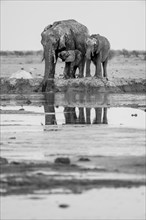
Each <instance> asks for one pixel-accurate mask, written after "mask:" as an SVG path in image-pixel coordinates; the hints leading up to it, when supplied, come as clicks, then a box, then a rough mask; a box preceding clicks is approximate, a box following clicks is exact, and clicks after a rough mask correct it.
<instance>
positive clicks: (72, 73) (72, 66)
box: [70, 63, 77, 78]
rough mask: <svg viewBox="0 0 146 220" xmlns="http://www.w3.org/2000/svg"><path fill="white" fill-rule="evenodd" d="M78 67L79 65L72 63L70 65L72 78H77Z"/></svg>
mask: <svg viewBox="0 0 146 220" xmlns="http://www.w3.org/2000/svg"><path fill="white" fill-rule="evenodd" d="M76 69H77V67H76V66H74V64H73V63H72V64H71V66H70V78H75V73H76Z"/></svg>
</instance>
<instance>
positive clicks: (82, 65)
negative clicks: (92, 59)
mask: <svg viewBox="0 0 146 220" xmlns="http://www.w3.org/2000/svg"><path fill="white" fill-rule="evenodd" d="M84 67H85V57H84V58H83V59H82V60H81V62H80V65H79V78H82V77H84Z"/></svg>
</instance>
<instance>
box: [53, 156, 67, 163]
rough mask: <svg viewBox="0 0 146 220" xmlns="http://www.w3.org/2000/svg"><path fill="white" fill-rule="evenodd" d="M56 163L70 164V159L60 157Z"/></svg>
mask: <svg viewBox="0 0 146 220" xmlns="http://www.w3.org/2000/svg"><path fill="white" fill-rule="evenodd" d="M54 162H55V163H59V164H70V159H69V158H68V157H58V158H56V159H55V161H54Z"/></svg>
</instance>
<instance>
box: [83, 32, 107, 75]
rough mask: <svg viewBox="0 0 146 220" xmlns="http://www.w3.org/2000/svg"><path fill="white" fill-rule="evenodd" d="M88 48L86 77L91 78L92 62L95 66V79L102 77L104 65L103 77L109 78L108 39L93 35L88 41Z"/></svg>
mask: <svg viewBox="0 0 146 220" xmlns="http://www.w3.org/2000/svg"><path fill="white" fill-rule="evenodd" d="M86 47H87V48H86V58H87V63H86V76H91V74H90V64H91V61H92V62H93V63H94V65H95V77H99V78H100V77H102V69H101V64H102V66H103V76H104V77H106V78H107V63H108V57H109V52H110V43H109V41H108V39H107V38H105V37H103V36H101V35H99V34H93V35H91V36H90V37H89V38H88V39H87V41H86Z"/></svg>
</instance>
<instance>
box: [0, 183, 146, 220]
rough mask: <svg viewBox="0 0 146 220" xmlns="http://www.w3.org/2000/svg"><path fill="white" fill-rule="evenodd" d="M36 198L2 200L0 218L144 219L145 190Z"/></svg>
mask: <svg viewBox="0 0 146 220" xmlns="http://www.w3.org/2000/svg"><path fill="white" fill-rule="evenodd" d="M38 196H39V197H38ZM38 196H37V195H35V196H32V195H26V196H11V197H2V198H1V218H2V219H3V220H4V219H11V220H13V219H15V220H17V219H25V220H26V219H104V220H105V219H109V220H114V219H115V220H119V219H121V220H123V219H126V220H127V219H129V220H130V219H131V220H133V219H135V220H136V219H137V220H139V219H141V220H142V219H145V187H139V188H130V189H125V188H120V189H107V188H103V189H98V190H97V189H93V190H89V191H86V192H85V193H83V194H77V195H76V194H67V193H66V194H57V195H55V194H53V195H51V194H49V195H47V193H46V192H45V195H44V194H42V195H41V194H40V195H38ZM40 210H41V211H40ZM89 210H90V211H89ZM105 210H106V211H105Z"/></svg>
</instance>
